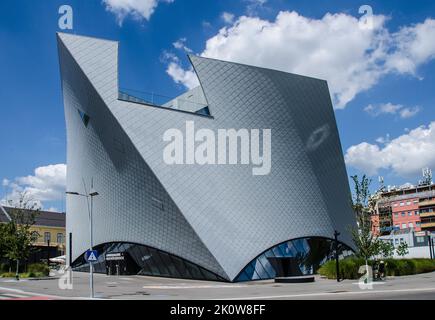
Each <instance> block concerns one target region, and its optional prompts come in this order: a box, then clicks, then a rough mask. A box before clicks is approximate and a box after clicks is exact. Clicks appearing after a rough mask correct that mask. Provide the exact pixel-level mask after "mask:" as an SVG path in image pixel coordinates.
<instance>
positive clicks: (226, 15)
mask: <svg viewBox="0 0 435 320" xmlns="http://www.w3.org/2000/svg"><path fill="white" fill-rule="evenodd" d="M221 18H222V20H223V21H224V22H225V23H228V24H232V23H233V22H234V18H235V16H234V14H232V13H230V12H222V14H221Z"/></svg>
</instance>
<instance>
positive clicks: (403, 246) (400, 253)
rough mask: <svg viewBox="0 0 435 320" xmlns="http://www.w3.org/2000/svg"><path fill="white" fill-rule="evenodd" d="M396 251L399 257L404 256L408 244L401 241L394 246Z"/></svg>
mask: <svg viewBox="0 0 435 320" xmlns="http://www.w3.org/2000/svg"><path fill="white" fill-rule="evenodd" d="M396 253H397V255H398V256H399V257H404V256H406V255H407V254H408V253H409V250H408V244H407V243H406V242H402V243H401V244H399V245H398V247H397V248H396Z"/></svg>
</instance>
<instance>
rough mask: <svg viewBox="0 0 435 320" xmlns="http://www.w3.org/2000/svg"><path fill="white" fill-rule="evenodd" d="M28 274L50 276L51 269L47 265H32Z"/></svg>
mask: <svg viewBox="0 0 435 320" xmlns="http://www.w3.org/2000/svg"><path fill="white" fill-rule="evenodd" d="M27 272H28V273H33V274H41V275H42V276H48V275H49V274H50V268H49V267H48V266H47V265H46V264H45V263H32V264H29V265H28V267H27Z"/></svg>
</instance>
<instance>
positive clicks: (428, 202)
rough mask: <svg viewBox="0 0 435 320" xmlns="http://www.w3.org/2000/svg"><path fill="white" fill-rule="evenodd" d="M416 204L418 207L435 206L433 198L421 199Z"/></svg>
mask: <svg viewBox="0 0 435 320" xmlns="http://www.w3.org/2000/svg"><path fill="white" fill-rule="evenodd" d="M418 206H419V207H426V206H435V199H432V200H424V201H421V202H419V203H418Z"/></svg>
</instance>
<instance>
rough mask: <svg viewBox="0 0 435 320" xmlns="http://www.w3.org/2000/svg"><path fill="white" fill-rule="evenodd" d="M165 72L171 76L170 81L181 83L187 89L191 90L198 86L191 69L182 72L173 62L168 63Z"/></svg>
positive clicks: (196, 78)
mask: <svg viewBox="0 0 435 320" xmlns="http://www.w3.org/2000/svg"><path fill="white" fill-rule="evenodd" d="M166 72H167V73H168V74H169V75H170V76H171V78H172V79H174V81H175V82H176V83H182V84H183V85H184V86H185V87H187V88H188V89H193V88H195V87H197V86H198V85H199V81H198V77H197V76H196V74H195V72H194V71H193V70H192V68H190V69H189V70H184V69H183V68H182V67H181V66H180V65H179V64H178V63H177V62H175V61H172V62H170V63H169V65H168V68H167V69H166Z"/></svg>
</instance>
